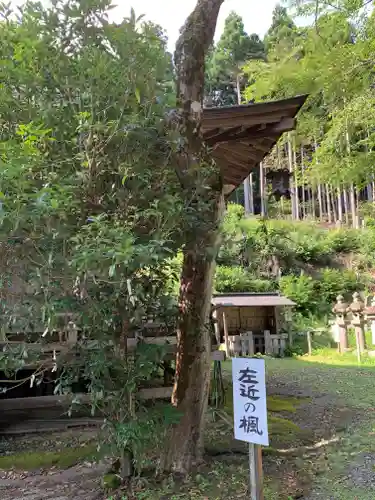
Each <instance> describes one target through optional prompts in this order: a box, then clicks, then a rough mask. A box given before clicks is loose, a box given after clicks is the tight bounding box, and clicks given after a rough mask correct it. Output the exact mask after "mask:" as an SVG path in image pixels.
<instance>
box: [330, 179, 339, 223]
mask: <svg viewBox="0 0 375 500" xmlns="http://www.w3.org/2000/svg"><path fill="white" fill-rule="evenodd" d="M329 190H330V193H331V203H332V216H333V221H334V222H335V223H336V222H337V220H338V212H337V210H336V201H335V200H336V196H335V194H334V193H335V190H334V188H333V186H329Z"/></svg>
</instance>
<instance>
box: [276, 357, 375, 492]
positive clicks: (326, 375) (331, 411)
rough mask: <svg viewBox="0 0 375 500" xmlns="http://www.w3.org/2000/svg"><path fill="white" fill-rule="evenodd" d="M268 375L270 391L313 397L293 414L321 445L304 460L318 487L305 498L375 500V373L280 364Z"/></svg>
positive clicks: (309, 364) (324, 366)
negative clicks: (374, 437) (374, 441)
mask: <svg viewBox="0 0 375 500" xmlns="http://www.w3.org/2000/svg"><path fill="white" fill-rule="evenodd" d="M268 375H269V376H268V387H269V393H271V394H278V395H280V394H284V395H286V396H296V397H309V398H310V400H309V401H307V402H306V403H304V404H302V405H301V406H300V407H299V408H298V410H297V411H296V413H295V415H289V417H290V418H292V419H293V422H295V423H297V424H298V425H299V426H300V427H301V428H303V429H308V430H309V431H311V432H312V433H313V435H314V441H315V445H314V447H311V449H310V450H307V451H306V452H305V453H304V454H303V455H302V456H301V458H302V459H303V467H304V468H305V469H307V468H308V469H309V470H310V473H311V482H312V485H311V489H310V492H309V493H308V494H307V493H305V494H304V495H302V496H301V497H300V498H303V499H305V500H374V498H375V493H374V491H375V446H374V445H373V444H372V443H373V434H374V432H373V431H374V429H375V411H374V408H375V390H374V389H373V380H374V379H375V369H374V368H366V367H365V368H358V367H353V366H345V367H344V366H330V365H328V364H327V365H325V364H314V363H311V362H308V363H304V362H302V361H295V360H290V361H289V360H283V361H278V360H274V361H272V362H271V363H270V365H269V371H268Z"/></svg>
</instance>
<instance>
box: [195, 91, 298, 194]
mask: <svg viewBox="0 0 375 500" xmlns="http://www.w3.org/2000/svg"><path fill="white" fill-rule="evenodd" d="M306 99H307V95H301V96H297V97H292V98H290V99H283V100H279V101H270V102H264V103H257V104H246V105H239V106H225V107H218V108H205V109H204V110H203V118H202V125H201V133H202V135H203V138H204V140H205V142H206V143H207V144H208V145H210V146H212V148H213V150H212V155H213V157H214V159H215V160H216V162H217V164H218V165H219V166H220V168H221V171H222V174H223V180H224V185H225V192H226V194H229V193H230V192H232V191H233V190H234V189H236V187H237V186H239V185H240V184H241V183H242V182H243V181H244V180H245V179H246V177H247V176H248V175H249V174H250V173H251V172H252V171H253V170H254V169H256V168H257V166H258V165H259V163H260V162H261V161H262V160H263V159H264V157H265V156H267V154H268V153H269V152H270V151H271V150H272V148H273V147H274V145H275V144H276V143H277V141H278V140H279V138H280V137H281V135H282V134H283V133H284V132H288V131H291V130H294V129H295V127H296V115H297V113H298V111H299V110H300V109H301V107H302V106H303V105H304V103H305V101H306Z"/></svg>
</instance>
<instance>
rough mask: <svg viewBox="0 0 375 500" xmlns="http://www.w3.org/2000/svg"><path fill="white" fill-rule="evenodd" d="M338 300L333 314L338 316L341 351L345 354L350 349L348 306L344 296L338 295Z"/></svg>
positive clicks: (337, 323)
mask: <svg viewBox="0 0 375 500" xmlns="http://www.w3.org/2000/svg"><path fill="white" fill-rule="evenodd" d="M336 300H337V302H336V304H335V305H334V306H333V309H332V312H333V313H334V314H335V316H336V325H337V328H338V331H339V335H338V340H339V350H340V352H345V351H346V350H347V349H348V332H347V320H346V314H347V311H348V304H346V303H345V302H344V297H343V296H342V295H338V296H337V299H336Z"/></svg>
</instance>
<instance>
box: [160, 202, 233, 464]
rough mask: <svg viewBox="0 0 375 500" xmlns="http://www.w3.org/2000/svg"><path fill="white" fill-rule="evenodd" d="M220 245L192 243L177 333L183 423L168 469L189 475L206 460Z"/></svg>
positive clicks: (212, 240) (171, 443)
mask: <svg viewBox="0 0 375 500" xmlns="http://www.w3.org/2000/svg"><path fill="white" fill-rule="evenodd" d="M223 208H224V201H223V198H221V200H220V199H218V200H217V210H216V212H215V213H214V214H213V221H214V220H216V221H217V222H219V221H220V219H221V216H222V213H223ZM218 244H219V238H218V235H217V234H215V231H212V232H211V235H207V237H202V238H200V239H199V241H191V243H190V244H188V245H187V246H186V248H185V250H184V259H183V267H182V275H181V288H180V299H179V307H180V317H179V325H178V332H177V342H178V345H177V358H176V379H175V385H174V388H173V395H172V403H173V405H174V406H176V407H177V408H178V409H179V410H180V411H181V413H182V418H181V420H180V422H179V424H178V425H176V426H175V427H174V428H173V430H172V432H171V434H170V435H169V436H168V450H167V453H166V454H165V457H164V463H163V469H167V470H172V471H174V472H180V473H185V472H188V471H189V470H191V468H192V467H193V466H194V465H195V464H197V463H199V461H200V460H201V458H202V455H203V448H204V447H203V431H204V427H205V418H206V411H207V403H208V394H209V383H210V353H211V342H210V335H211V331H210V325H209V313H210V307H211V294H212V280H213V275H214V271H215V255H214V253H215V254H216V251H217V248H218Z"/></svg>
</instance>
